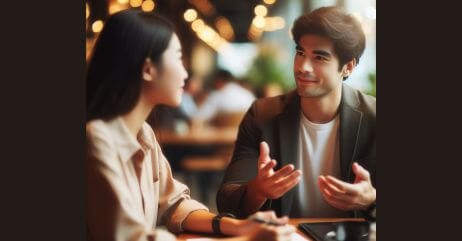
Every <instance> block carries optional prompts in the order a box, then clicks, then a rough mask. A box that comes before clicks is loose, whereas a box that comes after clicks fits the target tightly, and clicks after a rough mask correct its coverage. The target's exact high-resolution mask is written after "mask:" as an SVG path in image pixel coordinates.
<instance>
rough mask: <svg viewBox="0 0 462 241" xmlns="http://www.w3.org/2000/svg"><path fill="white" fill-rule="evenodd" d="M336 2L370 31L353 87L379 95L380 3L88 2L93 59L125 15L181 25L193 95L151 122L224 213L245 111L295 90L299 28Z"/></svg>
mask: <svg viewBox="0 0 462 241" xmlns="http://www.w3.org/2000/svg"><path fill="white" fill-rule="evenodd" d="M333 5H336V6H341V7H343V8H344V9H345V10H346V11H347V12H349V13H351V14H353V15H354V16H355V17H356V18H357V19H358V20H359V21H360V22H361V24H362V26H363V29H364V31H365V33H366V49H365V52H364V55H363V57H362V58H361V61H360V64H359V65H358V66H357V68H356V69H355V71H354V72H353V74H352V75H351V76H350V77H349V78H348V79H347V80H346V81H345V83H347V84H349V85H351V86H353V87H355V88H358V89H360V90H362V91H364V92H366V93H369V94H371V95H374V96H375V95H376V1H375V0H87V1H86V9H85V11H86V23H85V24H86V59H87V62H88V60H89V58H90V56H91V51H92V48H93V45H94V43H95V40H96V39H97V37H98V34H99V32H100V31H101V29H102V28H103V26H104V23H105V20H106V19H107V18H108V16H110V15H111V14H114V13H116V12H118V11H121V10H124V9H127V8H137V9H141V10H142V11H147V12H149V11H153V12H158V13H160V14H162V15H164V16H165V17H167V18H168V19H169V20H171V21H172V22H173V23H174V24H175V26H176V28H177V32H178V35H179V37H180V40H181V43H182V48H183V62H184V65H185V67H186V69H187V70H188V72H189V76H190V77H189V78H188V80H187V81H186V85H187V86H186V88H185V95H187V96H186V97H185V96H184V98H183V102H184V103H182V104H181V106H180V107H177V108H172V107H166V106H160V107H158V108H156V109H155V110H154V111H153V113H152V114H151V116H150V118H149V119H148V123H149V124H151V126H152V127H153V128H154V130H155V132H156V136H157V139H158V141H159V142H160V144H161V146H162V148H163V151H164V153H165V156H166V157H167V159H168V160H169V162H170V165H171V166H172V170H173V172H174V176H175V178H177V179H178V180H180V181H182V182H184V183H186V184H187V185H188V186H189V187H190V189H191V195H192V197H193V198H195V199H198V200H200V201H202V202H203V203H205V204H206V205H208V206H209V207H210V209H211V211H216V202H215V194H216V191H217V188H218V186H219V184H220V182H221V178H222V175H223V172H224V169H225V168H226V166H227V164H228V162H229V160H230V157H231V153H232V149H233V144H234V141H235V139H236V135H237V129H238V124H239V122H240V120H241V118H242V116H243V114H244V112H245V110H246V109H247V108H248V106H249V105H250V103H251V101H253V98H261V97H267V96H275V95H279V94H283V93H285V92H287V91H290V90H291V89H293V88H294V87H295V83H294V78H293V59H294V56H295V44H294V42H293V40H292V36H291V33H290V29H291V27H292V23H293V22H294V20H295V19H296V18H297V17H298V16H300V15H302V14H303V13H304V12H307V11H311V10H314V9H316V8H319V7H322V6H333ZM218 70H225V71H221V72H219V71H218ZM217 73H221V74H217ZM223 73H226V74H225V75H223ZM223 79H227V80H228V82H224V81H223ZM230 83H231V84H230ZM251 96H253V97H251ZM187 97H189V98H187ZM239 102H242V103H239ZM255 161H257V160H255Z"/></svg>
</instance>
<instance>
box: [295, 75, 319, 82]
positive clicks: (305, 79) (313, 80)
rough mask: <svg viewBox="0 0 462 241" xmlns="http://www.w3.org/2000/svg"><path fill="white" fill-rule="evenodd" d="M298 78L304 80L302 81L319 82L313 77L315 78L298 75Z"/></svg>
mask: <svg viewBox="0 0 462 241" xmlns="http://www.w3.org/2000/svg"><path fill="white" fill-rule="evenodd" d="M297 80H298V81H300V82H302V83H316V82H319V81H318V80H316V79H313V78H306V77H301V76H298V77H297Z"/></svg>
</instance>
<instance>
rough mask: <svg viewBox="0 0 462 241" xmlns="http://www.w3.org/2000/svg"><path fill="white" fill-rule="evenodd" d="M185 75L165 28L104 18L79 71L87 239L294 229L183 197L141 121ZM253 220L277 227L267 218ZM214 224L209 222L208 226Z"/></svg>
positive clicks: (131, 15)
mask: <svg viewBox="0 0 462 241" xmlns="http://www.w3.org/2000/svg"><path fill="white" fill-rule="evenodd" d="M186 77H187V73H186V71H185V69H184V66H183V64H182V60H181V46H180V42H179V40H178V37H177V35H176V34H175V33H174V31H173V26H172V25H171V24H170V23H169V22H168V21H167V20H165V19H164V18H162V17H160V16H157V15H154V14H149V13H143V12H139V11H134V10H126V11H122V12H119V13H117V14H115V15H113V16H111V17H110V18H109V20H108V21H107V23H106V26H105V27H104V29H103V31H102V32H101V34H100V36H99V39H98V41H97V43H96V45H95V48H94V51H93V55H92V58H91V60H90V63H89V66H88V70H87V124H86V135H87V148H86V152H87V154H86V190H87V195H86V218H87V239H88V240H98V241H100V240H101V241H104V240H175V239H176V238H175V236H173V235H172V234H171V233H169V232H166V231H162V230H158V229H156V226H157V224H165V225H166V226H167V228H168V230H169V231H170V232H173V233H179V232H181V231H183V230H189V231H195V232H208V233H211V232H213V231H215V232H219V233H223V234H225V235H229V236H239V237H235V238H230V239H229V240H287V239H290V236H291V233H292V232H293V231H294V228H293V227H291V226H289V225H283V226H268V225H263V224H259V223H256V222H253V221H251V220H249V219H248V220H237V219H233V218H227V217H225V218H222V219H221V220H220V222H218V227H217V226H216V225H215V228H214V229H213V228H212V219H213V218H214V217H215V216H216V215H215V214H212V213H210V212H208V209H207V207H205V206H204V205H202V204H200V203H199V202H197V201H194V200H192V199H191V198H190V196H189V190H188V188H187V187H186V186H185V185H183V184H181V183H180V182H178V181H176V180H175V179H173V177H172V172H171V169H170V166H169V164H168V162H167V160H166V159H165V157H164V155H163V154H162V151H161V149H160V147H159V144H158V143H157V141H156V138H155V135H154V132H153V131H152V129H151V127H150V126H149V125H148V124H146V123H145V120H146V118H147V117H148V115H149V113H150V112H151V110H152V109H153V108H154V107H155V106H156V105H157V104H166V105H171V106H177V105H179V103H180V100H181V94H182V92H183V89H182V88H183V85H184V79H185V78H186ZM257 215H259V216H261V217H263V218H266V219H269V218H271V219H272V220H273V221H274V222H279V223H282V224H285V223H287V218H281V219H278V218H276V217H275V215H274V213H270V212H267V213H257ZM215 224H216V223H215Z"/></svg>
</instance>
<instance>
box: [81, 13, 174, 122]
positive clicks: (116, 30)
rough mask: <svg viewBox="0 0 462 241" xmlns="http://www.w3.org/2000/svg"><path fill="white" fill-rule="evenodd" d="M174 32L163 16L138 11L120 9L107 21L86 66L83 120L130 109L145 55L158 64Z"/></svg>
mask: <svg viewBox="0 0 462 241" xmlns="http://www.w3.org/2000/svg"><path fill="white" fill-rule="evenodd" d="M174 31H175V30H174V26H173V25H172V24H171V22H170V21H168V20H167V19H165V18H164V17H162V16H159V15H157V14H154V13H145V12H141V11H139V10H131V9H130V10H125V11H121V12H118V13H116V14H114V15H112V16H111V17H110V18H109V19H108V20H107V22H106V24H105V26H104V28H103V31H102V32H101V33H100V36H99V38H98V40H97V42H96V44H95V47H94V50H93V53H92V57H91V59H90V62H89V65H88V69H87V116H86V121H90V120H92V119H112V118H114V117H116V116H119V115H123V114H126V113H128V112H130V111H131V110H132V109H133V108H134V106H135V105H136V103H137V101H138V99H139V97H140V93H141V85H142V79H141V71H142V66H143V64H144V62H145V60H146V58H148V57H149V58H150V59H151V60H152V62H153V63H154V64H155V65H157V66H159V67H161V65H162V61H161V60H162V58H161V57H162V54H163V52H164V51H165V50H166V49H167V47H168V45H169V43H170V40H171V38H172V35H173V33H174Z"/></svg>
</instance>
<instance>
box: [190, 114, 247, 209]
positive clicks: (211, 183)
mask: <svg viewBox="0 0 462 241" xmlns="http://www.w3.org/2000/svg"><path fill="white" fill-rule="evenodd" d="M244 114H245V113H244V112H234V113H219V114H218V115H216V116H215V117H214V118H213V119H212V120H211V121H209V122H208V123H207V125H209V126H213V127H214V128H217V131H220V128H236V129H237V128H238V127H239V124H240V122H241V120H242V118H243V117H244ZM233 147H234V145H226V146H217V147H216V151H215V152H214V153H213V154H210V155H196V156H190V157H186V158H184V159H183V160H182V161H181V168H182V169H183V170H184V171H185V174H186V179H187V182H188V183H189V184H190V185H191V184H192V182H193V181H194V180H197V183H198V185H199V187H198V188H199V192H200V198H201V201H202V202H204V203H207V202H208V197H207V194H208V193H215V192H214V191H217V190H218V187H219V183H220V182H221V179H222V177H223V174H224V170H225V169H226V167H227V166H228V164H229V161H230V160H231V156H232V151H233ZM207 189H209V190H207ZM209 205H211V206H213V205H214V203H213V204H209Z"/></svg>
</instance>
